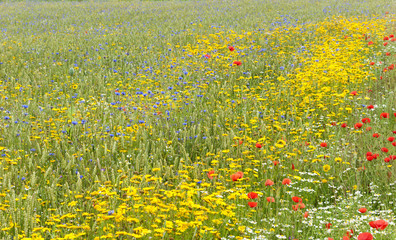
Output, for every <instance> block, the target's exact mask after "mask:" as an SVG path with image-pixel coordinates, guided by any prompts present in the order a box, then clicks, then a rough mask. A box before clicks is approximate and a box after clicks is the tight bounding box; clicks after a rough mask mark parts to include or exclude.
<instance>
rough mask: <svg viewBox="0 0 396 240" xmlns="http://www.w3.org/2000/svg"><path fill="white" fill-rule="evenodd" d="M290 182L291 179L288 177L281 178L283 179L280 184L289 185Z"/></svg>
mask: <svg viewBox="0 0 396 240" xmlns="http://www.w3.org/2000/svg"><path fill="white" fill-rule="evenodd" d="M290 183H291V180H290V179H289V178H285V179H283V181H282V184H283V185H289V184H290Z"/></svg>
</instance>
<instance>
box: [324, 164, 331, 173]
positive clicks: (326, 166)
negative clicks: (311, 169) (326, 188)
mask: <svg viewBox="0 0 396 240" xmlns="http://www.w3.org/2000/svg"><path fill="white" fill-rule="evenodd" d="M330 169H331V167H330V165H327V164H326V165H324V166H323V171H325V172H328V171H330Z"/></svg>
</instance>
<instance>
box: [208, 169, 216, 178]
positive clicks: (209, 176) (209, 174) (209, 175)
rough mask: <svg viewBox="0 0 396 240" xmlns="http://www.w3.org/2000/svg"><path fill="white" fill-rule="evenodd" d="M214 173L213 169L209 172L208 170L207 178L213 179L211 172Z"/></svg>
mask: <svg viewBox="0 0 396 240" xmlns="http://www.w3.org/2000/svg"><path fill="white" fill-rule="evenodd" d="M214 173H215V171H213V170H211V171H209V172H208V178H209V179H213V176H212V174H214Z"/></svg>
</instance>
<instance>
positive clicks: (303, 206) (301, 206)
mask: <svg viewBox="0 0 396 240" xmlns="http://www.w3.org/2000/svg"><path fill="white" fill-rule="evenodd" d="M296 206H297V207H298V208H301V209H303V208H305V204H304V203H303V202H299V203H297V204H296Z"/></svg>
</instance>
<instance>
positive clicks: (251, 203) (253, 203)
mask: <svg viewBox="0 0 396 240" xmlns="http://www.w3.org/2000/svg"><path fill="white" fill-rule="evenodd" d="M248 204H249V207H251V208H254V207H257V203H256V202H248Z"/></svg>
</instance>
